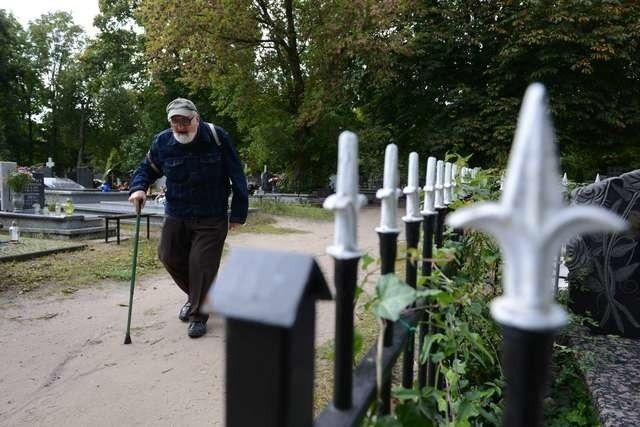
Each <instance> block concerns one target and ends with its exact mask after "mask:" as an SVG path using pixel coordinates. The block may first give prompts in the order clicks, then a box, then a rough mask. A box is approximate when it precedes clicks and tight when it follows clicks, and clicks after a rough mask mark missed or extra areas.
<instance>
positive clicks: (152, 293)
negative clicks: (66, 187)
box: [0, 208, 378, 426]
mask: <svg viewBox="0 0 640 427" xmlns="http://www.w3.org/2000/svg"><path fill="white" fill-rule="evenodd" d="M377 222H378V209H377V208H366V209H364V210H363V211H362V215H361V216H360V223H359V227H358V228H359V232H358V239H359V240H358V241H359V246H360V247H361V248H363V249H365V250H367V251H369V252H370V253H372V254H375V253H376V251H377V249H376V248H377V239H378V238H377V235H376V233H375V232H374V231H373V229H374V228H375V226H376V225H377ZM279 225H281V226H285V227H291V228H296V229H300V230H304V231H306V233H304V234H285V235H265V234H260V235H250V234H244V233H243V234H235V235H232V236H230V237H229V239H228V240H227V241H228V243H229V246H230V247H231V248H232V249H233V248H234V247H239V246H251V247H259V248H265V249H278V250H290V251H294V252H303V253H308V254H311V255H313V256H315V257H316V258H317V260H318V262H319V264H320V266H321V269H322V270H323V272H324V274H325V277H326V278H327V280H328V281H329V282H332V275H333V270H332V263H333V261H332V259H331V258H330V257H329V256H327V255H326V254H325V249H326V247H327V246H328V245H330V244H331V242H332V239H333V223H332V222H312V221H305V220H297V219H282V220H280V221H279ZM222 268H224V264H223V266H222ZM128 292H129V284H128V283H100V284H98V286H96V287H95V288H93V289H90V290H82V291H78V292H77V293H76V294H75V295H74V296H73V298H69V299H61V298H54V297H47V298H34V297H33V296H28V295H27V296H22V297H19V298H17V299H16V300H12V301H10V302H6V301H5V302H3V304H2V307H1V308H0V325H1V327H0V361H1V362H2V363H1V365H0V399H1V400H0V425H2V426H5V425H6V426H45V425H46V426H88V425H92V426H135V425H145V426H191V425H214V426H218V425H224V322H223V319H222V318H221V317H219V316H213V317H212V318H211V319H210V320H209V322H208V332H207V334H206V335H205V336H204V337H202V338H199V339H197V340H193V339H190V338H188V337H187V334H186V324H184V323H181V322H180V321H179V320H178V319H177V317H176V316H177V313H178V310H179V308H180V306H181V305H182V303H183V302H184V299H185V298H184V296H183V295H182V293H181V291H180V290H179V289H178V288H177V287H176V286H175V285H173V283H172V281H171V279H170V278H169V276H168V275H167V274H166V273H164V272H159V273H158V274H155V275H152V276H146V277H144V278H143V279H142V280H140V281H139V282H138V285H137V288H136V294H135V298H134V304H133V318H132V327H133V329H132V333H131V338H132V341H133V344H132V345H123V344H122V343H123V340H124V330H125V327H126V316H127V308H126V304H127V302H128ZM317 322H318V323H317V332H316V334H317V335H316V342H317V343H322V342H324V341H326V340H327V339H330V338H331V337H332V335H333V328H334V325H333V304H332V303H331V302H323V303H320V304H319V306H318V315H317ZM249 398H252V397H249Z"/></svg>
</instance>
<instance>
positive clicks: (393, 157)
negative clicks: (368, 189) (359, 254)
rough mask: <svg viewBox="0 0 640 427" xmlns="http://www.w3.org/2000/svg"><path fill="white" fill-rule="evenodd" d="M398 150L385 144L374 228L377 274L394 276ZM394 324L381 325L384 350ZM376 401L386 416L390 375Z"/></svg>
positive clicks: (389, 402) (388, 402)
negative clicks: (382, 179)
mask: <svg viewBox="0 0 640 427" xmlns="http://www.w3.org/2000/svg"><path fill="white" fill-rule="evenodd" d="M397 177H398V147H397V146H396V145H395V144H388V145H387V148H386V150H385V156H384V182H383V188H381V189H379V190H378V191H377V193H376V197H377V198H379V199H381V200H382V202H381V209H380V227H377V228H376V231H377V232H378V237H379V240H380V262H381V266H380V274H381V275H385V274H389V273H394V272H395V271H396V269H395V262H396V256H397V252H398V250H397V249H398V234H399V233H400V230H399V229H398V228H397V224H396V213H397V209H398V197H400V194H401V191H400V189H398V188H397V187H396V185H397V184H396V183H397V182H398V179H397ZM393 328H394V322H391V321H389V320H387V321H386V323H385V330H384V339H383V344H384V347H385V348H388V347H391V345H393ZM380 400H381V401H380V402H378V414H379V415H387V414H389V412H390V410H391V376H390V377H389V379H388V380H387V381H385V382H384V383H383V384H382V390H381V391H380Z"/></svg>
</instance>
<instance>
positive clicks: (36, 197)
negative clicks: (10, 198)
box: [22, 172, 44, 209]
mask: <svg viewBox="0 0 640 427" xmlns="http://www.w3.org/2000/svg"><path fill="white" fill-rule="evenodd" d="M22 193H23V194H24V209H33V205H34V204H35V203H37V204H39V205H40V207H43V206H44V175H43V174H42V173H38V172H34V173H33V181H31V182H30V183H28V184H27V186H26V187H25V189H24V191H23V192H22Z"/></svg>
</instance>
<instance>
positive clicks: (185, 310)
mask: <svg viewBox="0 0 640 427" xmlns="http://www.w3.org/2000/svg"><path fill="white" fill-rule="evenodd" d="M189 310H191V303H190V302H189V301H187V302H186V303H185V304H184V305H183V306H182V308H181V309H180V313H178V319H180V320H182V321H183V322H186V321H187V320H189Z"/></svg>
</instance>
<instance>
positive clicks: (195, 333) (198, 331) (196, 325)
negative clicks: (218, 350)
mask: <svg viewBox="0 0 640 427" xmlns="http://www.w3.org/2000/svg"><path fill="white" fill-rule="evenodd" d="M206 332H207V323H206V322H203V321H200V320H193V321H191V322H190V323H189V330H188V331H187V334H188V335H189V336H190V337H191V338H198V337H201V336H203V335H204V334H205V333H206Z"/></svg>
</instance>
